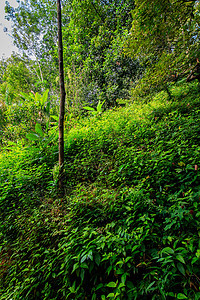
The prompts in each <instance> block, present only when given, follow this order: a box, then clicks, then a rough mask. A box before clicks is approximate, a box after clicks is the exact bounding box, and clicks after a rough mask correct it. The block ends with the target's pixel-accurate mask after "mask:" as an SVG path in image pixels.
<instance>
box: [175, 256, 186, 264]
mask: <svg viewBox="0 0 200 300" xmlns="http://www.w3.org/2000/svg"><path fill="white" fill-rule="evenodd" d="M176 259H178V260H179V261H180V262H182V263H183V264H185V261H184V258H183V256H182V255H180V254H178V255H177V256H176Z"/></svg>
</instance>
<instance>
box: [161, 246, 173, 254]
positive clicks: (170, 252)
mask: <svg viewBox="0 0 200 300" xmlns="http://www.w3.org/2000/svg"><path fill="white" fill-rule="evenodd" d="M163 252H165V253H168V254H174V250H173V249H172V248H170V247H166V248H164V249H163V250H162V253H163Z"/></svg>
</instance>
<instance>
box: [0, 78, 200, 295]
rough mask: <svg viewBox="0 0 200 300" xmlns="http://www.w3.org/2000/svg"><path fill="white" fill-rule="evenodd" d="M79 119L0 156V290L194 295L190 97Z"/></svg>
mask: <svg viewBox="0 0 200 300" xmlns="http://www.w3.org/2000/svg"><path fill="white" fill-rule="evenodd" d="M172 94H173V101H168V99H167V95H166V94H165V93H164V92H161V93H159V94H157V95H156V96H155V97H154V98H153V99H152V100H151V101H150V102H149V103H147V104H144V103H143V104H142V103H133V104H132V105H130V106H128V107H125V108H116V109H113V110H110V111H107V112H105V113H103V114H102V115H100V116H96V117H91V118H84V119H79V120H78V121H77V123H76V124H74V126H73V127H72V128H71V130H69V131H68V133H67V134H66V136H65V174H66V178H65V190H66V196H65V197H64V198H59V197H58V196H57V195H56V187H57V170H58V168H57V146H56V145H55V146H54V145H53V146H52V145H49V146H48V147H47V148H46V149H43V150H42V149H38V148H36V147H33V146H27V147H22V146H21V145H20V144H19V145H18V146H16V145H15V146H14V147H11V149H10V150H9V151H2V152H1V154H0V155H1V160H0V170H1V171H0V174H1V177H0V178H1V179H0V194H1V196H0V210H1V214H0V222H1V227H0V241H1V242H0V245H1V246H0V251H1V252H0V253H1V263H0V299H23V300H26V299H27V300H30V299H34V300H35V299H48V300H49V299H52V300H53V299H59V300H62V299H92V300H95V299H101V300H103V299H144V300H145V299H191V300H193V299H194V300H196V299H199V297H200V290H199V287H200V262H199V259H200V243H199V233H200V222H199V217H200V213H199V209H200V204H199V197H200V192H199V190H200V189H199V188H200V184H199V182H200V173H199V168H200V165H199V161H200V140H199V128H200V101H199V100H200V95H199V91H198V87H197V86H196V85H195V84H191V85H183V84H181V85H180V86H178V85H176V86H173V88H172Z"/></svg>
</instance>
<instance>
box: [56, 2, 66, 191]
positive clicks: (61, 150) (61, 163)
mask: <svg viewBox="0 0 200 300" xmlns="http://www.w3.org/2000/svg"><path fill="white" fill-rule="evenodd" d="M57 19H58V57H59V78H60V115H59V168H60V172H59V191H60V193H61V194H62V195H63V194H64V186H63V181H64V116H65V95H66V93H65V84H64V68H63V43H62V21H61V1H60V0H57Z"/></svg>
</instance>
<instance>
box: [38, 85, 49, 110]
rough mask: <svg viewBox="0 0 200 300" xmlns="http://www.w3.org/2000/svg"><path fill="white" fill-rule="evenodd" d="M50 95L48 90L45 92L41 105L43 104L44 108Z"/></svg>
mask: <svg viewBox="0 0 200 300" xmlns="http://www.w3.org/2000/svg"><path fill="white" fill-rule="evenodd" d="M48 93H49V90H48V89H47V90H46V91H45V92H44V94H43V96H42V97H41V101H40V104H41V105H42V106H44V104H45V103H46V102H47V99H48Z"/></svg>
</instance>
